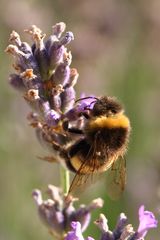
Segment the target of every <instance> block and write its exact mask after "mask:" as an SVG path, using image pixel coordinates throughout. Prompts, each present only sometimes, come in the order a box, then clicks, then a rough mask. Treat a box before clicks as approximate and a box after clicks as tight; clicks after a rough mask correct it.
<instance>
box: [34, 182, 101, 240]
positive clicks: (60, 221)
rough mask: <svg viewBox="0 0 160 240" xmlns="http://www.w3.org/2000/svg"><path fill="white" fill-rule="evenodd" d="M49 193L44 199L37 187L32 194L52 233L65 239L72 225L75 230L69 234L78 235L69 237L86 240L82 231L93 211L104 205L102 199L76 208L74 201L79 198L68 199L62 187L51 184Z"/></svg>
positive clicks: (40, 214) (43, 220) (41, 217)
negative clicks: (47, 197)
mask: <svg viewBox="0 0 160 240" xmlns="http://www.w3.org/2000/svg"><path fill="white" fill-rule="evenodd" d="M47 194H48V195H49V199H47V200H43V198H42V194H41V191H40V190H38V189H35V190H34V191H33V194H32V195H33V198H34V200H35V202H36V205H37V208H38V213H39V217H40V219H41V220H42V222H43V223H44V224H45V225H46V227H47V228H48V229H49V231H50V233H51V234H52V235H54V236H55V237H56V239H63V238H64V236H65V234H66V232H67V231H70V227H72V229H73V231H71V233H72V234H71V235H69V236H77V238H76V237H75V238H71V237H70V238H68V239H75V240H76V239H77V240H79V239H80V240H84V238H83V236H82V231H84V230H85V229H86V228H87V227H88V225H89V223H90V218H91V211H93V210H95V209H97V208H100V207H102V206H103V201H102V199H99V198H98V199H95V200H93V201H92V202H91V203H90V204H89V205H88V206H85V205H83V206H80V207H79V208H78V209H75V207H74V206H73V203H74V202H75V200H77V199H74V198H72V197H71V198H70V199H69V201H67V200H66V197H65V196H64V194H63V193H62V190H61V189H60V188H58V187H55V186H53V185H49V186H48V191H47ZM73 222H74V223H75V224H74V223H73ZM88 240H92V238H88Z"/></svg>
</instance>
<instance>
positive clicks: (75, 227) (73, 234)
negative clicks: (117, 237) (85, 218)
mask: <svg viewBox="0 0 160 240" xmlns="http://www.w3.org/2000/svg"><path fill="white" fill-rule="evenodd" d="M71 227H72V231H70V232H68V234H67V236H66V237H65V240H85V239H84V237H83V235H82V230H81V224H80V222H72V223H71ZM86 240H94V238H92V237H87V238H86Z"/></svg>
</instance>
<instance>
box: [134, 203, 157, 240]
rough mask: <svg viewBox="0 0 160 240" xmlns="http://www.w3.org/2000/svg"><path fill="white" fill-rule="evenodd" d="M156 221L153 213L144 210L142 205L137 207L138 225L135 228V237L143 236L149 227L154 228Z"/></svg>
mask: <svg viewBox="0 0 160 240" xmlns="http://www.w3.org/2000/svg"><path fill="white" fill-rule="evenodd" d="M157 224H158V221H157V220H156V218H155V216H154V214H153V213H152V212H149V211H145V210H144V205H142V206H141V207H140V208H139V227H138V230H137V239H140V238H144V237H145V236H146V234H147V232H148V230H149V229H151V228H156V227H157Z"/></svg>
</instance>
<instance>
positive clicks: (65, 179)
mask: <svg viewBox="0 0 160 240" xmlns="http://www.w3.org/2000/svg"><path fill="white" fill-rule="evenodd" d="M60 182H61V188H62V189H63V192H64V193H68V190H69V186H70V173H69V171H68V170H66V169H64V168H63V167H60Z"/></svg>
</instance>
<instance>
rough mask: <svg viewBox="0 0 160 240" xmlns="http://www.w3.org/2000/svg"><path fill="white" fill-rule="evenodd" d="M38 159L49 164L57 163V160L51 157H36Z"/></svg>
mask: <svg viewBox="0 0 160 240" xmlns="http://www.w3.org/2000/svg"><path fill="white" fill-rule="evenodd" d="M38 159H40V160H43V161H46V162H50V163H56V162H58V161H57V159H56V158H55V157H53V156H44V157H38Z"/></svg>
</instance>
